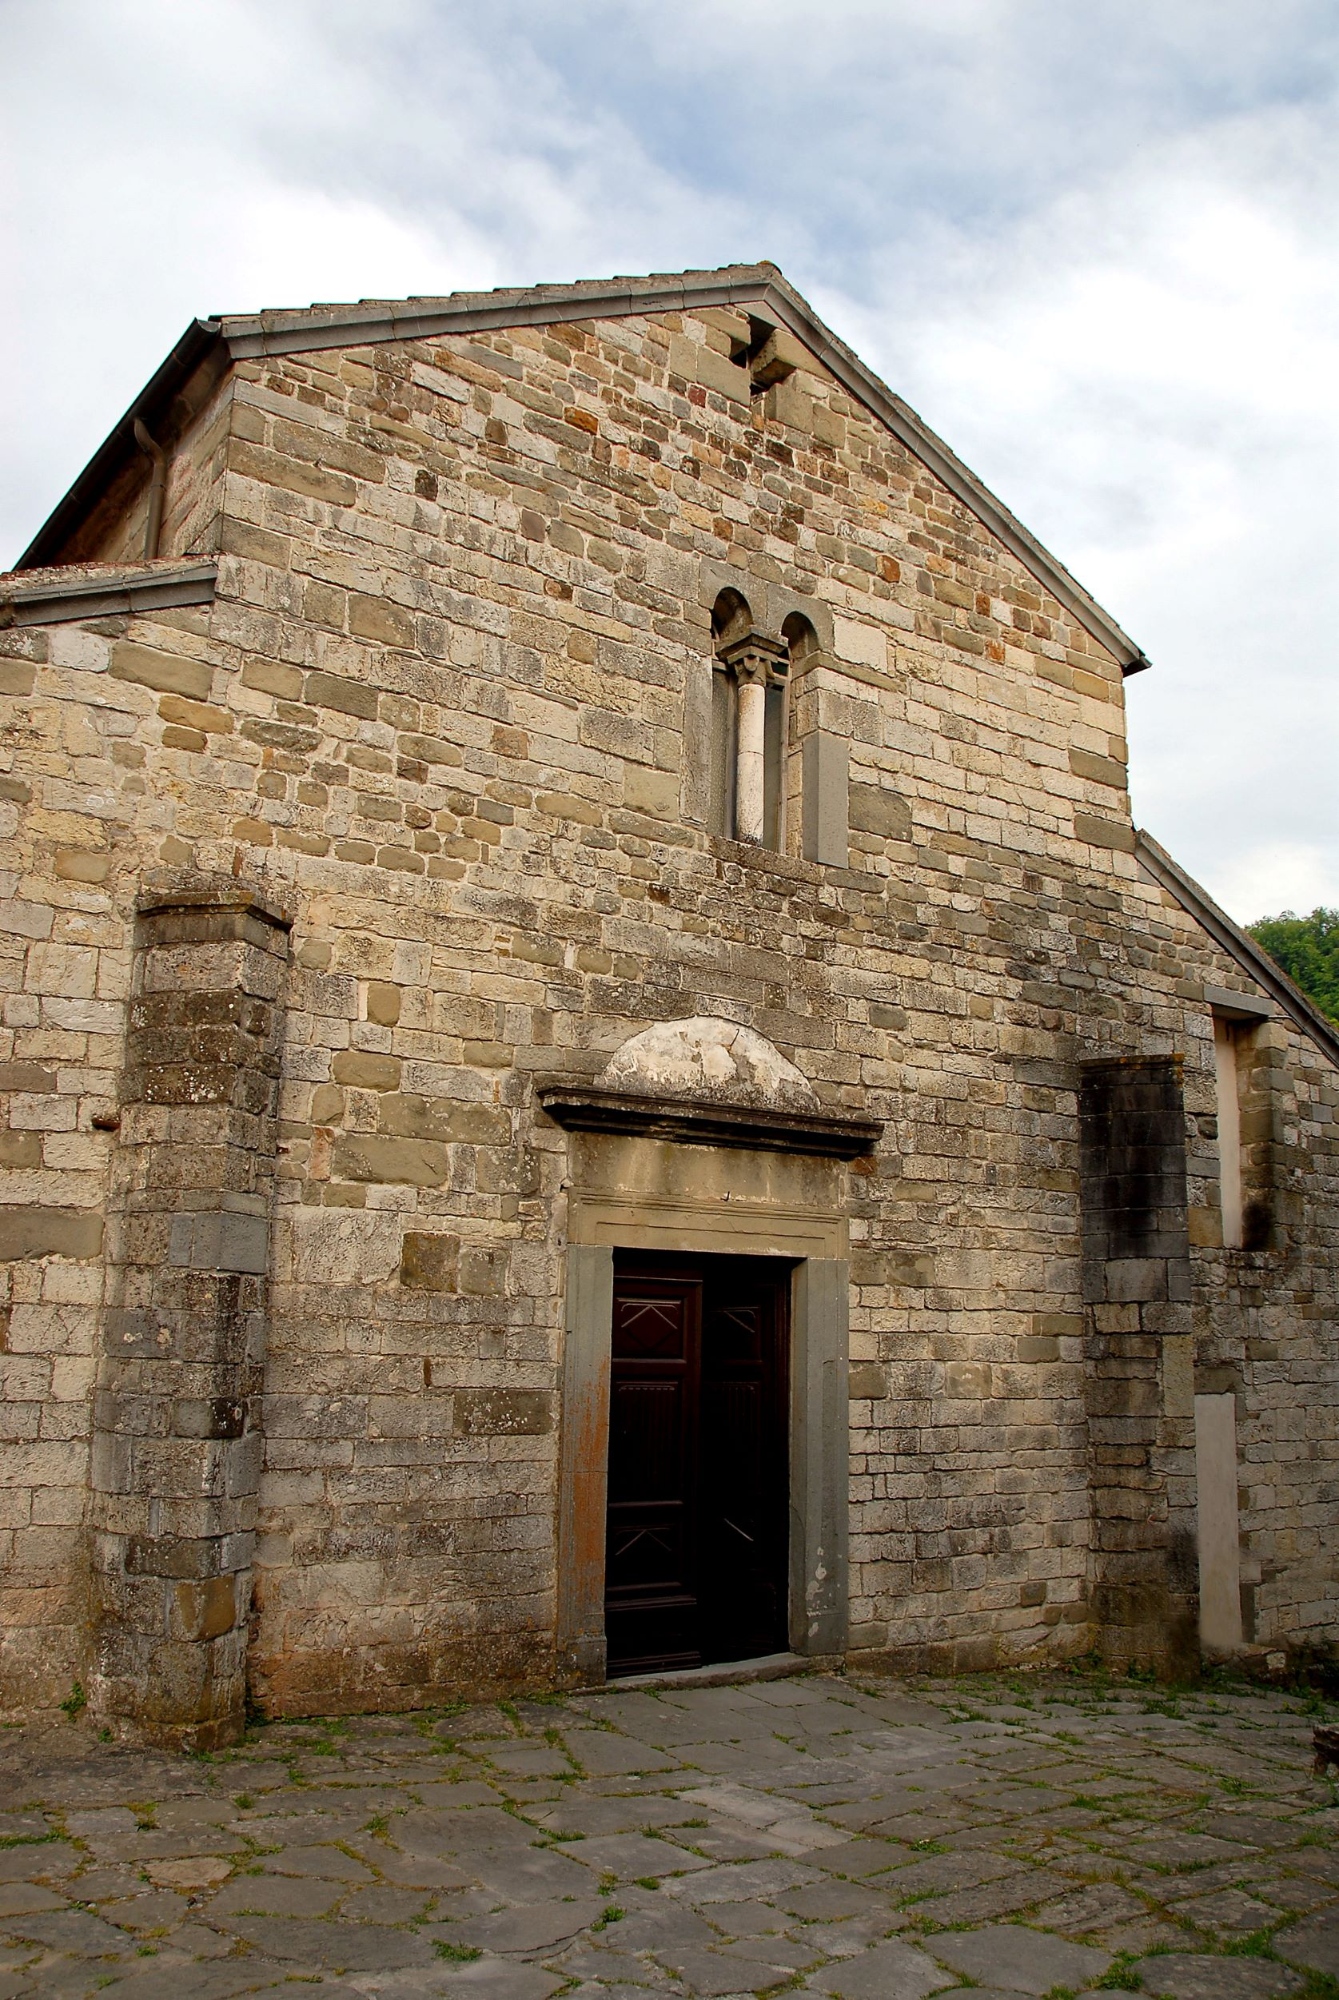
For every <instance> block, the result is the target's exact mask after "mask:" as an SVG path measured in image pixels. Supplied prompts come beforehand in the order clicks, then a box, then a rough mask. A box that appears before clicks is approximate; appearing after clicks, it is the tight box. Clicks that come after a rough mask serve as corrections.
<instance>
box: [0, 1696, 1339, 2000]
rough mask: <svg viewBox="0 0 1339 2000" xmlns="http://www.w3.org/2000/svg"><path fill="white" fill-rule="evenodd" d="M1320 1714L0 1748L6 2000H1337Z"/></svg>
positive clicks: (1337, 1954)
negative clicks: (274, 1993)
mask: <svg viewBox="0 0 1339 2000" xmlns="http://www.w3.org/2000/svg"><path fill="white" fill-rule="evenodd" d="M1334 1712H1335V1711H1334V1710H1333V1707H1332V1705H1330V1704H1323V1703H1319V1702H1317V1701H1316V1700H1315V1699H1314V1698H1305V1699H1304V1698H1301V1697H1298V1696H1293V1695H1288V1694H1283V1693H1279V1692H1274V1691H1268V1690H1258V1689H1252V1688H1250V1687H1249V1686H1247V1685H1246V1684H1244V1683H1224V1684H1222V1685H1213V1686H1209V1687H1205V1688H1202V1689H1197V1690H1195V1691H1194V1692H1191V1693H1179V1694H1176V1695H1169V1694H1168V1693H1167V1692H1166V1691H1165V1690H1161V1689H1156V1688H1152V1687H1148V1686H1144V1685H1142V1684H1134V1683H1130V1682H1127V1681H1113V1680H1108V1679H1106V1678H1105V1677H1102V1676H1097V1675H1084V1674H1075V1675H1054V1676H1041V1675H1018V1676H1010V1677H1003V1678H999V1677H990V1678H974V1679H972V1680H964V1681H955V1682H948V1681H921V1682H917V1683H915V1684H914V1685H913V1684H911V1683H888V1682H871V1681H863V1680H858V1679H855V1678H841V1677H837V1676H833V1677H811V1678H803V1679H798V1680H785V1681H770V1682H764V1683H751V1684H744V1685H739V1686H733V1687H723V1688H693V1689H680V1690H676V1691H672V1692H668V1691H667V1692H656V1693H647V1692H645V1691H641V1690H634V1689H627V1690H623V1691H619V1690H618V1689H617V1688H613V1689H610V1690H609V1691H608V1692H605V1693H601V1694H593V1695H582V1696H574V1697H569V1698H564V1699H555V1700H551V1701H525V1702H519V1703H516V1704H502V1705H500V1706H480V1707H474V1708H467V1709H461V1710H460V1711H459V1712H453V1713H449V1714H448V1713H441V1712H438V1713H433V1714H425V1715H408V1716H364V1717H355V1718H351V1719H349V1720H347V1721H344V1720H341V1721H333V1722H324V1723H319V1722H318V1723H284V1724H276V1725H273V1726H270V1727H266V1728H259V1729H257V1730H255V1731H254V1732H253V1733H252V1735H251V1737H250V1739H249V1740H248V1741H247V1743H246V1744H245V1745H243V1746H241V1747H239V1748H238V1749H237V1750H234V1751H229V1752H226V1753H222V1754H220V1755H218V1756H215V1757H205V1758H197V1757H170V1756H166V1755H162V1754H159V1753H155V1752H150V1751H140V1750H133V1749H124V1748H121V1747H118V1746H115V1745H112V1744H103V1743H101V1742H99V1741H97V1740H96V1739H95V1738H94V1737H93V1736H92V1735H91V1734H90V1733H89V1732H88V1731H86V1730H81V1729H80V1728H77V1727H65V1726H62V1727H60V1728H59V1729H11V1730H6V1731H4V1732H3V1733H0V2000H26V1996H28V1995H32V1996H34V2000H37V1996H41V2000H84V1996H91V1995H93V1994H99V1993H105V1994H106V1995H108V1996H109V2000H232V1996H234V1995H239V1996H240V1995H244V1994H249V1993H259V1992H265V1991H268V1990H271V1989H278V1988H286V1989H287V1992H288V1993H289V1994H292V1993H293V1992H294V1990H295V1988H294V1986H293V1982H294V1981H295V1980H296V1981H298V1982H300V1983H301V1984H302V1985H303V1987H305V1988H309V1989H312V1990H316V1991H319V1993H320V1994H321V1996H322V2000H354V1996H362V2000H378V1996H386V2000H402V1996H403V2000H413V1997H414V1996H419V1995H422V1996H425V2000H428V1996H434V1995H441V1996H443V2000H452V1996H456V2000H548V1996H550V1995H555V1994H568V1993H571V1994H576V1995H587V1996H591V2000H595V1996H597V1995H598V1996H609V2000H648V1996H651V1995H657V1994H661V1995H665V1994H683V1995H690V1994H691V1995H717V1996H732V2000H733V1996H737V1995H740V1996H742V1995H746V1994H780V1993H789V1992H798V1993H802V1994H814V1995H824V1996H827V2000H927V1996H930V1995H940V1994H942V1995H944V1996H945V2000H949V1996H950V1995H952V1994H953V1993H955V1992H956V1993H959V1994H961V1995H962V1996H963V2000H968V1995H969V1994H970V2000H1002V1996H1009V2000H1018V1996H1020V1995H1024V1994H1032V1995H1038V1996H1041V1995H1046V1994H1051V1995H1060V1994H1080V1993H1089V1992H1099V1991H1100V1992H1110V1991H1112V1990H1125V1991H1143V1992H1144V1993H1147V1994H1150V1995H1166V1996H1168V2000H1288V1996H1290V1995H1297V1996H1299V2000H1325V1996H1329V2000H1339V1841H1336V1834H1339V1788H1336V1787H1335V1786H1333V1785H1332V1784H1331V1783H1330V1782H1329V1781H1328V1780H1318V1779H1316V1778H1314V1777H1313V1776H1312V1773H1311V1729H1312V1726H1313V1724H1314V1723H1315V1721H1317V1720H1320V1719H1331V1718H1332V1716H1333V1714H1334Z"/></svg>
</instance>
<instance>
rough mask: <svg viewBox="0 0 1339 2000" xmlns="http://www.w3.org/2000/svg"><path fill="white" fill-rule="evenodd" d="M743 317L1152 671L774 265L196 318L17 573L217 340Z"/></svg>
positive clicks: (249, 352) (64, 534) (1094, 629)
mask: <svg viewBox="0 0 1339 2000" xmlns="http://www.w3.org/2000/svg"><path fill="white" fill-rule="evenodd" d="M720 306H725V307H735V308H742V309H744V310H747V311H748V312H750V313H751V314H752V315H753V316H754V317H755V318H759V319H763V320H770V321H771V322H772V323H774V324H775V325H777V326H783V327H785V328H787V329H788V330H789V331H790V332H791V333H792V334H794V335H795V337H796V338H797V339H798V340H801V341H803V342H804V344H805V346H806V347H807V348H808V349H809V351H810V352H811V353H812V354H813V355H814V356H815V358H816V359H817V360H819V361H821V362H822V363H823V365H824V367H826V368H827V369H828V371H829V372H830V373H831V374H832V375H833V376H834V377H835V379H836V380H837V381H838V382H840V383H841V385H842V387H843V388H844V389H845V390H846V392H847V394H848V395H850V396H851V397H852V398H853V399H854V400H855V401H856V402H858V403H861V404H862V405H863V406H864V407H865V408H866V409H868V410H869V411H870V412H871V414H872V415H874V416H876V417H877V418H878V419H879V421H880V422H881V423H883V424H884V425H886V427H887V428H888V430H890V431H891V432H892V433H893V435H894V436H895V437H897V438H898V439H899V440H900V441H901V442H902V443H903V444H904V445H906V447H907V449H908V450H909V451H911V452H913V453H914V454H915V456H916V457H917V458H919V459H920V460H921V462H922V463H923V464H924V465H925V466H927V467H928V469H929V470H930V471H931V472H932V473H934V475H935V476H936V478H938V479H939V480H940V481H941V482H942V483H943V485H944V486H946V487H947V488H948V490H949V492H951V493H952V494H954V495H955V496H956V498H957V499H959V500H961V501H962V503H963V504H964V506H966V507H968V508H969V509H970V510H971V511H972V513H974V514H975V515H976V517H977V519H978V520H980V521H981V522H982V524H983V525H984V526H985V527H987V528H988V529H989V530H990V532H991V533H992V534H993V535H994V536H995V537H996V538H997V540H998V541H1000V542H1001V543H1002V544H1003V545H1004V547H1005V548H1007V549H1008V550H1009V551H1010V552H1011V554H1013V555H1014V556H1016V557H1017V559H1018V561H1019V562H1021V563H1022V564H1023V566H1024V568H1026V569H1027V570H1028V571H1029V572H1030V573H1031V575H1033V576H1034V577H1035V578H1036V579H1037V581H1038V582H1039V583H1040V584H1041V585H1042V586H1043V587H1044V588H1045V589H1046V590H1048V591H1049V592H1050V593H1051V595H1052V596H1053V597H1054V598H1055V599H1056V600H1057V602H1058V603H1060V604H1062V605H1063V606H1064V608H1065V609H1066V610H1067V611H1068V612H1069V613H1070V615H1071V616H1072V617H1073V618H1074V619H1075V620H1076V622H1077V623H1078V624H1079V625H1081V626H1082V627H1083V629H1084V630H1085V631H1086V632H1088V633H1089V634H1090V635H1091V636H1092V637H1093V638H1095V639H1096V640H1097V641H1098V642H1099V644H1100V645H1102V646H1104V647H1105V648H1106V649H1107V651H1108V652H1109V653H1111V654H1112V656H1113V657H1114V658H1115V659H1116V660H1117V662H1118V663H1119V665H1120V667H1121V669H1122V671H1123V672H1125V673H1127V674H1131V673H1138V672H1140V671H1141V670H1142V669H1143V668H1144V667H1147V666H1148V664H1149V662H1148V660H1147V658H1146V657H1145V655H1144V653H1143V651H1142V649H1141V648H1140V647H1139V646H1137V645H1136V644H1135V642H1134V641H1133V640H1132V639H1131V638H1130V637H1129V636H1128V634H1127V633H1125V632H1124V631H1122V629H1121V627H1120V626H1119V625H1118V624H1117V623H1116V621H1115V619H1113V618H1111V617H1110V616H1109V615H1108V614H1107V613H1106V612H1105V611H1103V609H1102V607H1101V605H1099V604H1098V603H1097V602H1096V600H1095V599H1094V598H1092V597H1090V596H1089V594H1088V592H1087V591H1086V590H1084V588H1083V586H1082V585H1081V584H1080V583H1079V582H1077V580H1076V579H1075V578H1074V577H1072V576H1071V575H1070V573H1069V571H1068V570H1067V569H1066V568H1065V567H1064V565H1063V564H1062V563H1060V562H1058V561H1057V560H1056V558H1055V557H1054V556H1053V555H1051V554H1050V552H1049V551H1048V550H1047V549H1045V548H1043V547H1042V545H1041V543H1040V542H1039V541H1037V539H1036V537H1035V536H1033V535H1032V534H1030V533H1029V532H1028V530H1027V529H1026V528H1025V527H1024V526H1023V524H1022V522H1021V521H1019V520H1017V519H1016V518H1015V516H1014V515H1013V514H1011V513H1010V511H1009V509H1008V508H1007V507H1006V506H1005V505H1004V504H1003V502H1002V501H1000V500H998V499H996V497H995V495H994V494H993V493H991V492H990V490H989V489H988V488H987V487H986V486H984V485H983V484H982V483H981V481H980V480H979V479H978V478H977V477H976V475H975V473H973V472H971V471H969V469H968V468H967V466H965V465H964V464H963V462H962V460H961V459H960V458H958V457H957V456H956V454H955V453H954V452H952V451H951V450H950V449H949V447H948V446H947V445H946V444H945V443H944V441H943V439H942V438H939V437H937V436H936V435H935V433H934V432H933V431H932V430H930V429H929V427H928V426H927V425H926V424H924V423H923V422H922V421H921V419H920V418H919V417H918V416H917V414H916V412H915V411H914V410H913V409H912V408H911V406H910V405H909V404H908V403H905V402H903V400H902V398H901V397H900V396H897V395H895V394H894V393H893V391H892V390H891V389H890V388H889V387H888V386H887V384H886V383H884V382H882V381H880V379H879V377H878V376H877V375H875V374H874V373H873V371H872V370H871V369H869V368H867V367H866V366H865V364H864V362H863V361H861V359H860V357H859V356H858V355H857V354H855V353H854V352H853V351H852V349H851V348H849V347H847V345H846V344H845V342H844V341H841V340H839V339H838V338H837V336H836V334H834V333H833V332H832V331H831V329H830V328H829V327H827V326H825V325H824V324H823V322H822V320H821V319H819V317H818V315H817V313H815V312H814V310H813V308H812V306H810V305H809V303H808V301H807V300H806V299H804V298H803V297H802V296H801V294H800V293H799V292H797V291H796V290H795V288H794V287H793V286H792V285H790V284H788V283H787V282H786V280H785V278H784V277H783V276H782V274H781V272H780V271H779V270H778V268H777V266H776V265H775V264H768V263H761V264H732V265H727V266H725V267H724V268H723V269H721V270H717V271H681V272H674V273H669V274H665V275H653V276H649V277H643V278H610V279H605V280H591V281H585V282H583V283H580V284H574V285H532V286H528V287H522V288H514V289H510V290H502V291H494V292H455V293H452V294H450V295H449V296H446V297H441V298H427V297H423V298H409V299H364V300H361V301H359V302H358V303H357V304H356V305H320V306H310V307H307V308H304V309H300V310H293V311H278V312H263V313H256V314H236V315H234V314H223V315H220V316H219V317H218V318H216V319H205V320H196V321H194V322H193V324H192V325H191V326H189V327H188V328H187V329H186V332H185V333H184V334H183V336H182V338H181V340H180V341H178V343H177V345H176V347H175V348H173V350H172V352H171V354H169V355H168V357H167V359H166V361H164V363H163V364H162V366H161V368H159V370H158V371H157V373H156V374H155V375H154V376H153V378H152V379H151V380H150V382H149V383H148V384H147V385H146V387H145V388H144V390H143V391H142V393H141V394H140V396H139V397H137V399H136V401H135V402H134V403H133V404H132V405H131V407H130V409H129V410H127V412H126V414H125V416H124V417H123V418H122V419H121V421H120V423H119V424H118V425H117V426H116V428H115V430H113V431H112V433H111V435H110V436H109V437H108V438H107V440H106V441H105V443H104V444H103V445H102V446H101V447H100V448H99V450H98V451H97V452H96V453H95V454H94V456H93V458H92V459H91V460H90V461H89V464H88V465H87V467H86V468H85V469H84V471H83V472H82V473H81V474H80V476H79V478H78V479H77V480H76V481H75V483H74V485H73V486H72V487H71V488H70V491H69V492H68V493H67V494H66V496H65V498H64V499H63V500H62V501H61V502H60V504H59V505H58V506H57V507H56V509H55V511H54V512H53V513H52V514H51V516H50V517H49V519H48V520H47V521H46V523H45V524H44V526H43V527H42V528H41V529H39V531H38V533H37V534H36V536H35V537H34V538H33V540H32V542H31V543H30V544H29V546H28V548H27V549H25V551H24V553H23V554H22V556H21V557H20V558H19V561H18V563H17V565H16V567H17V568H18V569H20V570H26V569H31V568H34V567H37V566H38V565H40V564H42V563H44V562H50V561H51V560H52V559H53V557H55V556H57V555H58V554H59V551H60V549H61V547H62V546H63V545H64V543H65V542H66V540H67V539H68V537H69V535H70V534H71V533H72V532H73V530H74V529H75V528H76V527H77V526H78V525H79V523H80V522H81V520H82V519H83V518H84V516H85V514H86V513H87V512H88V510H89V508H90V507H91V506H92V505H93V504H94V502H95V500H96V499H97V498H98V497H99V496H100V495H101V493H102V492H103V491H104V490H105V488H106V486H107V484H108V482H109V481H110V479H111V478H112V477H113V475H114V473H115V472H116V471H118V470H119V469H120V468H121V466H122V465H123V464H124V463H125V462H126V460H127V459H128V458H129V457H131V456H133V455H135V454H136V453H137V452H138V447H137V446H136V444H135V442H134V424H135V420H136V418H139V419H140V421H142V422H143V423H145V424H147V425H148V427H149V428H150V430H152V429H153V428H154V420H155V418H157V417H161V415H162V414H163V413H164V412H165V411H166V410H168V409H169V408H170V407H171V405H172V402H173V400H174V398H175V396H176V395H177V394H178V393H179V391H180V390H181V388H182V387H183V385H184V383H185V382H186V381H187V380H188V379H189V377H190V375H191V374H192V373H193V372H194V370H195V369H196V368H198V367H199V366H200V365H201V363H202V362H203V361H204V360H205V359H206V357H207V356H208V355H209V353H210V352H211V351H212V350H213V349H214V348H215V347H216V346H217V345H219V344H222V345H223V346H224V347H225V348H226V350H227V353H228V355H229V357H230V358H231V359H233V360H245V359H254V358H255V357H257V356H260V355H266V354H299V353H314V352H317V351H319V350H320V349H323V348H333V347H351V346H362V345H369V344H374V343H381V342H386V341H395V340H424V339H432V338H435V337H437V338H439V337H442V336H446V335H451V334H469V333H484V332H491V331H499V330H501V329H503V328H506V327H508V326H544V325H554V324H557V323H559V322H569V321H573V320H596V319H626V318H630V317H634V316H638V317H640V316H646V315H650V314H655V313H665V312H694V311H704V310H707V309H709V308H711V307H720Z"/></svg>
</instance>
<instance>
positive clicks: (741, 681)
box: [721, 632, 787, 842]
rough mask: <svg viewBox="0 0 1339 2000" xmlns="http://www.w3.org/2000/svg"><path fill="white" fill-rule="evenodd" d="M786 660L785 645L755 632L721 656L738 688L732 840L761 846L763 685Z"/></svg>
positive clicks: (764, 751) (764, 821)
mask: <svg viewBox="0 0 1339 2000" xmlns="http://www.w3.org/2000/svg"><path fill="white" fill-rule="evenodd" d="M786 657H787V651H786V648H785V646H784V645H781V644H779V643H778V642H776V641H774V640H771V639H764V638H763V637H762V636H761V634H759V633H756V632H754V633H751V634H750V635H749V637H748V638H747V639H741V640H739V641H737V642H736V644H735V645H733V646H728V647H726V648H725V649H724V650H723V651H722V653H721V658H722V659H723V660H724V661H725V662H726V664H727V665H728V666H729V667H730V668H731V670H732V671H733V673H734V676H735V688H736V703H737V712H736V732H735V828H734V832H735V839H736V840H752V841H757V842H761V840H762V839H763V837H764V835H765V833H766V830H767V683H768V681H769V680H770V679H771V677H772V675H773V674H774V673H776V672H777V670H778V669H779V668H780V669H782V671H784V662H785V660H786Z"/></svg>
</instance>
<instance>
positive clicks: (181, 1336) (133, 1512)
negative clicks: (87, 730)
mask: <svg viewBox="0 0 1339 2000" xmlns="http://www.w3.org/2000/svg"><path fill="white" fill-rule="evenodd" d="M289 927H290V925H289V920H288V919H287V918H286V917H285V916H284V915H283V914H282V913H281V912H280V911H278V910H277V909H275V908H273V907H272V906H271V905H270V904H269V903H268V902H267V901H266V900H265V899H264V898H263V897H262V896H260V895H258V894H257V893H256V892H255V891H254V890H250V889H247V888H244V887H242V886H241V885H239V884H237V883H235V882H231V881H226V880H225V881H221V882H219V881H214V880H210V879H201V878H195V879H193V880H191V881H190V882H188V883H186V884H183V885H178V886H177V887H175V888H173V889H171V890H169V891H166V892H163V893H161V894H157V895H153V896H146V897H144V898H142V899H141V901H140V904H139V908H138V913H137V920H136V934H135V962H134V977H133V981H132V987H131V998H130V1003H129V1007H130V1015H129V1023H128V1032H127V1040H126V1064H125V1071H124V1074H123V1077H122V1084H121V1129H120V1143H119V1146H118V1149H117V1156H116V1164H115V1168H114V1180H113V1188H112V1194H111V1200H110V1204H109V1207H110V1213H109V1216H108V1225H109V1227H108V1238H109V1242H108V1249H109V1261H110V1264H111V1273H110V1284H109V1304H108V1307H107V1310H106V1312H105V1316H104V1325H103V1340H102V1352H101V1354H100V1357H99V1368H98V1386H97V1392H96V1396H95V1403H94V1438H93V1455H92V1468H91V1474H90V1485H91V1494H90V1521H91V1529H92V1535H91V1554H92V1570H93V1579H92V1580H93V1594H94V1607H95V1658H94V1664H93V1669H92V1672H91V1677H90V1678H91V1687H90V1704H91V1708H92V1710H93V1713H94V1714H95V1716H97V1717H99V1718H100V1719H102V1720H104V1721H106V1722H107V1723H109V1724H112V1725H114V1726H115V1727H117V1728H118V1730H121V1731H123V1732H125V1733H130V1734H135V1735H139V1736H142V1737H146V1738H148V1739H150V1740H152V1741H155V1742H159V1743H164V1744H170V1745H173V1746H177V1747H180V1748H185V1749H197V1750H203V1749H211V1748H214V1747H216V1746H217V1745H219V1744H223V1743H227V1742H231V1741H234V1740H235V1739H236V1738H237V1736H239V1735H240V1733H241V1730H242V1727H243V1723H244V1715H245V1687H246V1633H247V1619H248V1614H249V1610H250V1598H251V1566H252V1552H253V1544H254V1536H255V1512H256V1494H257V1488H258V1483H259V1473H260V1456H261V1430H260V1393H261V1387H262V1373H263V1367H264V1357H265V1342H266V1330H267V1312H268V1270H269V1230H270V1207H271V1199H272V1192H273V1179H274V1164H275V1151H276V1100H277V1091H278V1079H279V1061H280V1048H281V1041H282V1027H283V1003H284V982H285V974H286V967H287V961H288V931H289Z"/></svg>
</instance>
